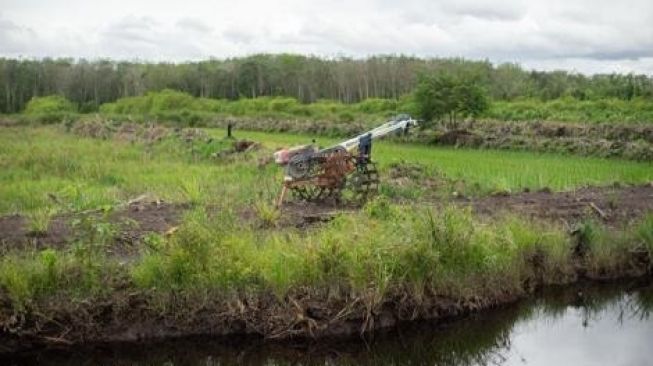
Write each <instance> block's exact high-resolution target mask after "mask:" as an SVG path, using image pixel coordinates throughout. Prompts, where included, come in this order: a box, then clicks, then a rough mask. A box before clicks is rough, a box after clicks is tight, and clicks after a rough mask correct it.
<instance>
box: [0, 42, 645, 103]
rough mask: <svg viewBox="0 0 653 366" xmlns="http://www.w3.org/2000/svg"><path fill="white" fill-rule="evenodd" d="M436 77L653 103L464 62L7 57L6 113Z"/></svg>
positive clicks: (552, 95) (635, 80)
mask: <svg viewBox="0 0 653 366" xmlns="http://www.w3.org/2000/svg"><path fill="white" fill-rule="evenodd" d="M434 74H436V75H437V74H447V75H454V76H458V77H460V76H464V78H465V79H466V80H473V81H474V83H475V84H476V85H477V86H478V87H481V88H483V89H484V90H485V91H486V93H487V94H488V96H489V97H490V98H491V99H493V100H502V101H510V100H515V99H519V98H536V99H541V100H544V101H547V100H552V99H557V98H560V97H565V96H567V97H573V98H576V99H579V100H597V99H603V98H616V99H621V100H631V99H634V98H645V99H651V100H653V78H652V77H651V76H647V75H634V74H602V75H592V76H586V75H582V74H577V73H570V72H565V71H552V72H544V71H530V70H525V69H523V68H522V67H521V66H519V65H517V64H510V63H505V64H498V65H494V64H492V63H491V62H489V61H487V60H484V61H476V60H466V59H462V58H417V57H411V56H404V55H388V56H373V57H368V58H365V59H355V58H347V57H338V58H321V57H315V56H302V55H294V54H258V55H252V56H247V57H239V58H227V59H211V60H206V61H200V62H185V63H147V62H125V61H111V60H97V61H88V60H84V59H81V60H73V59H48V58H46V59H40V60H26V59H25V60H23V59H21V60H16V59H6V58H0V113H15V112H20V111H22V110H23V109H24V108H25V105H26V104H27V102H28V101H29V100H30V99H31V98H32V97H34V96H45V95H52V94H57V95H61V96H64V97H65V98H67V99H68V100H70V101H72V102H73V103H74V104H75V105H76V106H77V109H78V110H79V111H80V112H93V111H97V110H98V108H99V106H100V105H101V104H103V103H107V102H113V101H115V100H117V99H119V98H123V97H131V96H140V95H144V94H145V93H147V92H149V91H159V90H163V89H174V90H178V91H183V92H186V93H189V94H191V95H193V96H196V97H205V98H216V99H230V100H235V99H239V98H254V97H260V96H286V97H293V98H296V99H297V100H299V101H301V102H304V103H306V102H314V101H317V100H320V99H329V100H336V101H340V102H343V103H355V102H359V101H362V100H365V99H367V98H388V99H399V98H401V97H403V96H405V95H407V94H409V93H411V92H412V91H413V90H414V89H415V88H416V86H417V85H418V82H419V80H420V78H421V76H422V75H434Z"/></svg>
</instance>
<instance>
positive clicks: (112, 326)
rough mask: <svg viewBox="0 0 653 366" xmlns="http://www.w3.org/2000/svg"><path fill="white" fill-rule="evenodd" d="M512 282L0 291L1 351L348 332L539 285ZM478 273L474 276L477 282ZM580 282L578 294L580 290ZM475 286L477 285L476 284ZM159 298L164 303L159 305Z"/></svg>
mask: <svg viewBox="0 0 653 366" xmlns="http://www.w3.org/2000/svg"><path fill="white" fill-rule="evenodd" d="M580 263H582V261H579V264H578V265H577V267H576V268H577V272H575V273H572V274H569V276H568V277H566V278H565V279H564V280H563V281H560V282H559V283H555V284H552V283H548V284H546V287H544V288H547V287H550V286H551V285H566V286H571V285H574V284H576V286H578V284H582V286H588V285H589V284H591V283H602V282H605V281H612V280H615V279H625V278H631V279H635V280H637V281H641V282H642V283H648V282H649V281H651V280H653V276H652V272H651V269H652V268H651V266H650V263H649V264H648V265H647V266H643V267H638V268H635V267H633V268H630V269H629V270H628V271H625V272H620V273H611V274H609V275H606V274H605V273H604V274H602V275H601V276H593V275H589V276H588V275H587V273H586V272H583V271H582V268H581V265H580ZM531 279H532V281H525V282H524V283H523V284H522V286H519V287H517V288H504V289H501V290H498V291H490V290H488V289H485V290H484V289H482V288H481V289H480V290H479V291H477V294H475V295H473V296H451V295H443V294H437V293H431V292H427V293H424V294H423V295H422V296H419V297H416V296H414V295H413V292H412V291H411V290H410V289H408V288H395V289H393V290H391V291H390V292H389V293H388V295H387V296H385V298H384V299H383V300H382V301H375V300H374V299H373V296H367V295H366V294H364V293H361V294H358V295H357V296H352V294H344V293H343V294H338V293H333V292H328V291H323V292H316V291H314V290H311V289H298V290H296V291H293V292H292V293H290V294H289V295H287V296H285V297H284V298H277V297H275V296H274V295H272V294H260V295H257V296H255V295H246V294H239V295H232V296H225V295H224V294H221V293H204V294H201V295H197V294H196V295H194V296H184V295H181V294H169V295H167V296H165V297H162V296H155V295H153V294H151V293H149V294H148V293H146V292H138V291H133V290H128V289H125V290H123V291H119V292H116V293H113V294H112V295H111V296H109V297H102V298H95V299H92V300H89V299H86V300H83V301H69V300H67V299H63V298H59V299H58V298H51V299H49V300H48V301H44V302H40V303H38V304H32V305H31V306H30V307H28V308H27V309H26V311H24V312H16V311H12V309H11V308H10V307H9V306H8V303H7V299H6V298H3V297H2V292H0V355H4V356H3V357H7V355H10V354H12V353H14V352H19V351H27V350H33V349H42V348H46V349H51V348H55V349H56V348H62V347H63V348H66V347H71V346H75V345H84V344H87V345H89V344H91V345H92V344H96V345H97V344H103V343H104V344H106V343H116V342H130V343H133V342H148V341H154V340H164V339H170V338H178V337H189V336H211V337H224V336H230V337H234V336H239V337H240V336H249V337H259V338H260V339H267V340H293V342H296V341H298V340H299V341H301V340H306V339H332V340H333V339H347V338H349V337H352V336H360V335H363V334H369V333H371V332H375V331H381V330H386V329H390V328H393V327H396V326H397V325H399V324H406V323H407V322H409V323H411V322H415V321H418V320H419V321H425V320H428V321H429V322H435V323H436V324H437V323H441V322H445V321H451V320H454V319H459V318H461V317H464V316H467V315H469V314H475V313H478V312H480V311H484V310H488V309H493V308H496V307H500V306H503V305H507V304H512V303H515V302H516V301H518V300H520V299H523V298H526V297H529V296H531V295H532V294H534V293H536V292H537V291H539V289H542V288H543V286H544V285H545V284H544V283H541V282H540V283H538V282H537V280H536V276H534V277H532V278H531ZM481 282H482V280H481V279H479V283H481ZM582 286H581V287H576V288H579V289H580V290H578V292H577V296H582V295H581V294H582ZM481 287H482V286H481ZM162 303H165V304H166V306H165V307H161V304H162Z"/></svg>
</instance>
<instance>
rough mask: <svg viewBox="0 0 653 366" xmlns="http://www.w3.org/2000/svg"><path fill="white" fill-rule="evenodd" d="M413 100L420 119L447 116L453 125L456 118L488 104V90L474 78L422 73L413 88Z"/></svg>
mask: <svg viewBox="0 0 653 366" xmlns="http://www.w3.org/2000/svg"><path fill="white" fill-rule="evenodd" d="M415 102H416V104H417V109H418V113H419V115H420V117H421V118H422V119H424V120H426V121H442V120H443V119H448V122H449V125H450V126H452V127H453V126H455V125H456V122H457V120H458V119H459V118H465V117H468V116H473V117H475V116H478V115H479V114H481V113H482V112H483V111H485V110H486V109H487V108H488V106H489V102H488V97H487V92H486V91H485V89H484V88H483V87H481V86H480V85H479V84H478V83H477V82H476V80H475V78H472V77H466V76H457V77H454V76H452V75H449V74H446V73H434V74H423V75H421V77H420V80H419V82H418V84H417V88H416V89H415Z"/></svg>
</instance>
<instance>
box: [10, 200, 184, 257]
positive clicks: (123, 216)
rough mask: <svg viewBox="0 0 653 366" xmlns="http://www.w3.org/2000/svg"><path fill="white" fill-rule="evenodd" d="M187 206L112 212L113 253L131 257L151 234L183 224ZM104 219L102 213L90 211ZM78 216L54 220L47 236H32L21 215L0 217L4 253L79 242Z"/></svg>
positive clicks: (135, 206) (149, 205) (139, 205)
mask: <svg viewBox="0 0 653 366" xmlns="http://www.w3.org/2000/svg"><path fill="white" fill-rule="evenodd" d="M187 208H188V205H184V204H171V203H165V202H161V201H154V202H135V203H131V204H129V205H127V207H126V208H125V209H122V210H118V211H116V212H113V213H110V214H109V215H108V217H107V221H108V222H109V223H110V224H112V225H114V227H115V228H116V233H115V237H114V239H115V240H114V241H113V242H112V243H111V244H110V245H109V247H108V248H107V251H108V252H109V254H113V255H119V256H130V255H133V254H135V253H136V252H137V251H138V247H139V245H138V244H139V243H140V242H141V240H142V239H143V238H144V237H145V236H146V235H148V234H149V233H158V234H164V233H165V232H167V231H168V230H170V229H171V228H173V227H175V226H176V225H178V224H179V223H180V221H181V216H182V214H183V212H184V211H185V210H186V209H187ZM88 214H90V215H95V217H98V218H100V217H101V216H102V214H101V213H100V212H90V213H88ZM78 216H80V214H77V215H71V214H66V215H58V216H55V217H53V218H52V220H51V222H50V225H49V227H48V230H47V231H46V232H44V233H38V234H35V233H32V232H30V229H29V223H28V219H27V218H26V217H24V216H20V215H12V216H4V217H0V254H2V253H6V252H8V251H11V250H29V249H34V250H39V249H45V248H55V249H61V248H64V247H66V246H67V245H69V244H70V243H71V242H73V241H74V240H75V236H76V234H75V232H74V230H73V229H72V220H73V219H74V218H75V217H78Z"/></svg>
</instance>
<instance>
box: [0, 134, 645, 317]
mask: <svg viewBox="0 0 653 366" xmlns="http://www.w3.org/2000/svg"><path fill="white" fill-rule="evenodd" d="M209 133H210V134H211V135H213V136H214V141H213V142H211V144H213V145H207V143H206V142H201V144H204V145H202V146H198V145H197V144H200V142H196V144H195V145H194V146H191V145H189V144H186V143H184V142H182V141H180V140H178V139H175V138H167V139H164V140H163V141H160V142H157V143H153V144H145V143H138V142H136V143H132V142H128V141H116V140H102V139H91V138H83V137H78V136H75V135H72V134H68V133H65V132H64V131H63V129H60V128H56V127H40V128H4V129H2V130H0V167H1V168H2V169H0V212H1V213H2V214H6V213H10V212H21V213H28V214H29V215H30V217H32V218H33V223H32V225H33V227H34V229H35V230H43V228H44V227H46V226H47V219H48V218H49V217H48V215H49V214H50V213H51V212H54V210H56V211H57V212H65V211H73V212H79V211H83V210H86V209H90V208H102V209H103V210H102V211H103V212H105V213H108V212H110V211H111V209H112V208H114V207H115V205H116V204H117V203H121V202H125V201H126V200H128V199H129V198H133V197H135V196H139V195H141V194H144V193H149V194H152V195H154V196H157V197H160V198H163V199H166V200H169V201H177V202H186V203H191V204H192V208H191V209H190V210H189V211H188V212H187V213H186V216H185V217H184V219H183V222H182V224H181V225H180V227H179V228H178V230H177V231H176V232H175V233H174V234H172V235H171V236H166V237H162V236H157V235H150V236H148V237H147V238H146V239H145V244H144V245H143V246H142V247H140V248H139V251H140V252H139V253H138V255H136V256H135V257H133V258H129V259H128V260H126V261H125V260H124V258H119V257H112V256H109V255H107V254H106V250H105V249H106V246H107V245H110V243H111V241H112V238H113V235H114V234H115V227H114V226H113V225H111V224H109V223H108V219H107V218H106V217H102V216H100V215H95V214H86V215H77V216H75V219H74V220H73V221H72V223H71V224H72V225H73V231H74V232H75V238H74V242H73V243H72V244H71V245H70V246H68V247H66V248H63V249H58V250H46V251H38V250H27V251H23V252H16V251H13V252H8V253H7V254H4V255H2V256H0V289H2V291H5V292H6V294H7V295H8V296H9V298H10V299H11V300H12V303H13V304H14V307H15V308H16V309H23V308H25V309H27V308H30V306H34V303H35V301H37V300H38V299H42V298H45V297H48V296H53V295H61V294H63V295H64V296H66V297H67V298H92V297H93V296H97V295H98V294H107V293H108V294H110V293H111V292H112V291H123V290H124V289H125V288H128V289H129V290H130V291H131V290H133V291H137V292H138V291H142V293H144V294H148V296H150V295H152V294H154V295H156V294H163V295H165V294H170V293H173V294H175V296H177V295H179V294H181V295H183V296H191V297H192V296H194V294H195V295H196V294H204V295H206V294H207V293H210V294H218V295H216V296H220V297H205V298H211V299H213V301H219V299H224V297H228V296H240V295H243V294H249V295H253V296H256V295H257V294H261V293H271V294H273V295H275V296H277V297H278V298H279V299H281V301H285V300H283V298H284V297H285V296H287V295H288V294H292V293H293V291H304V290H307V291H309V293H311V294H322V295H325V294H326V295H325V296H326V298H333V297H336V298H341V299H360V300H361V301H362V303H363V304H365V306H366V307H367V308H368V309H374V307H375V306H377V305H378V304H380V303H382V302H383V301H386V300H388V299H390V298H394V297H392V296H394V295H397V294H405V295H406V296H410V298H411V299H412V300H414V301H415V303H419V302H420V301H421V299H422V297H423V296H428V295H429V294H434V293H435V294H439V295H444V296H451V297H454V298H471V297H476V298H490V299H491V298H493V296H505V294H520V293H521V292H522V291H524V288H523V287H522V286H523V284H524V283H526V282H528V281H529V280H531V279H532V278H534V277H536V276H539V277H538V278H539V279H540V280H541V281H543V282H544V283H565V282H567V281H570V280H571V279H573V273H574V271H573V266H572V265H573V263H572V262H571V255H572V254H571V253H572V250H571V249H572V246H573V238H572V237H570V236H569V235H568V234H567V232H566V228H564V227H562V226H561V225H556V224H550V223H538V222H530V221H526V220H524V219H521V218H516V217H504V218H501V219H496V220H489V219H487V218H486V219H483V218H477V217H474V216H473V215H472V213H471V212H470V211H469V210H467V209H461V208H459V207H456V206H449V207H446V206H445V207H439V208H433V207H430V208H425V207H423V206H420V205H416V204H410V203H408V204H402V205H399V204H393V203H392V200H390V199H388V197H385V196H381V197H379V198H378V199H376V200H374V201H372V202H369V203H368V204H367V205H366V206H365V207H364V208H363V209H362V210H359V211H357V212H354V213H351V214H341V215H339V216H337V217H336V218H335V219H334V220H332V221H331V222H329V223H327V224H324V225H322V226H317V227H315V228H313V229H311V230H302V229H295V228H284V229H280V228H278V227H277V222H278V220H279V213H278V212H277V211H275V210H274V209H273V208H272V206H271V204H272V202H273V199H274V198H275V196H276V195H277V194H278V190H279V188H280V187H279V184H280V181H281V177H282V171H281V169H279V168H278V167H276V166H274V165H267V166H259V164H258V160H259V159H260V158H262V157H265V156H269V154H270V153H271V152H272V151H274V149H276V148H278V147H282V146H289V145H294V144H298V143H303V142H308V141H310V138H309V137H307V136H299V135H289V134H267V133H260V132H246V131H237V132H236V135H237V137H239V138H250V139H253V140H256V141H259V142H261V143H262V145H263V147H262V149H261V150H259V151H257V152H253V153H249V154H246V155H243V156H238V157H231V158H228V159H212V158H210V157H209V156H210V154H209V152H210V151H207V150H208V147H207V146H209V147H214V148H216V149H225V148H228V146H229V143H228V142H224V141H222V140H220V139H219V137H221V136H222V135H223V134H224V131H222V130H210V131H209ZM318 142H319V143H320V144H321V145H330V144H333V143H335V142H336V141H335V140H330V139H319V141H318ZM374 155H375V158H376V160H377V161H379V162H380V167H381V172H382V176H384V177H387V175H388V172H389V169H390V167H391V164H393V163H396V162H401V161H405V162H407V163H411V164H421V166H423V167H424V169H425V171H426V175H425V177H426V178H428V177H431V176H445V177H446V178H448V179H449V180H459V181H464V185H463V188H464V187H473V190H474V191H475V192H476V193H479V194H482V193H484V192H485V193H486V192H492V191H496V190H520V189H523V188H530V189H538V188H541V187H551V188H553V189H556V190H562V189H574V188H577V187H579V186H582V185H586V184H611V183H613V182H621V183H641V182H647V181H651V180H653V169H651V168H652V166H651V164H650V163H637V162H631V161H621V160H607V159H592V158H580V157H574V156H563V155H552V154H534V153H526V152H506V151H482V150H465V149H459V150H456V149H449V148H436V147H428V146H423V145H411V144H400V143H391V142H381V143H378V144H375V146H374ZM426 178H425V179H426ZM387 184H389V183H387ZM419 184H420V182H417V185H419ZM245 206H247V207H249V208H250V209H251V210H253V212H254V213H255V215H257V220H258V221H257V222H255V223H252V222H243V217H242V214H241V212H240V209H241V208H242V207H245ZM44 213H48V215H46V214H44ZM652 223H653V220H652V217H651V216H648V217H647V218H645V219H644V220H643V222H642V223H641V224H639V225H638V226H632V227H628V228H625V229H624V230H623V231H619V232H618V233H616V234H615V233H607V232H604V231H602V229H601V228H599V229H596V230H594V231H591V232H590V231H588V232H587V235H586V237H587V240H588V248H589V259H588V261H587V263H588V265H589V266H591V267H590V270H591V271H593V272H596V273H601V271H604V270H608V271H615V273H623V272H621V271H624V268H626V267H625V266H627V265H628V263H629V260H630V257H629V255H628V253H629V251H630V250H633V249H644V250H648V252H650V251H651V250H653V249H651V248H653V239H652V238H653V231H652V230H653V224H652ZM588 230H589V229H588ZM616 239H619V240H616ZM535 259H537V263H539V264H538V266H537V268H535V267H534V265H533V261H534V260H535ZM239 294H240V295H239ZM501 294H503V295H501ZM243 296H244V295H243ZM216 299H218V300H216ZM412 300H411V301H412ZM164 302H165V301H163V302H162V304H163V303H164ZM370 311H371V310H370Z"/></svg>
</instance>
